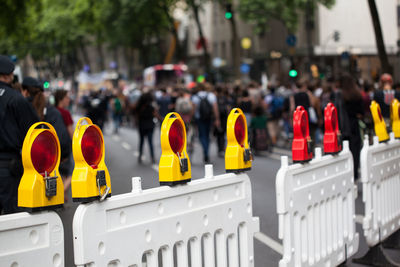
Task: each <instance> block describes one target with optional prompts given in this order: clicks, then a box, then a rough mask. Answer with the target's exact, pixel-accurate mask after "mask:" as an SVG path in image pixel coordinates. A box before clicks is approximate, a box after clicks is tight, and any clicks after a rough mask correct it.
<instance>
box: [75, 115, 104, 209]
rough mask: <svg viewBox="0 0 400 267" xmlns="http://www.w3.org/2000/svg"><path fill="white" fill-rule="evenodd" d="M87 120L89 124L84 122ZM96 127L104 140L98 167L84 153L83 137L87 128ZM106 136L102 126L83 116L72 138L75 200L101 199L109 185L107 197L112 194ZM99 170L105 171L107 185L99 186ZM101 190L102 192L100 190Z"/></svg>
mask: <svg viewBox="0 0 400 267" xmlns="http://www.w3.org/2000/svg"><path fill="white" fill-rule="evenodd" d="M84 122H87V124H83V123H84ZM91 126H92V127H94V128H95V129H96V130H97V131H98V132H99V133H100V136H101V140H102V153H101V159H100V162H99V164H98V165H97V168H96V169H94V168H93V167H92V166H90V165H89V164H88V163H87V162H86V160H85V158H84V156H83V154H82V148H81V147H82V137H83V135H84V134H85V131H86V129H88V128H89V127H91ZM104 151H105V149H104V137H103V133H102V131H101V130H100V128H99V127H98V126H97V125H95V124H93V122H92V121H91V120H90V119H89V118H87V117H84V118H81V119H80V120H79V121H78V123H77V125H76V128H75V131H74V136H73V139H72V153H73V156H74V161H75V168H74V171H73V173H72V180H71V191H72V200H73V201H74V202H90V201H93V200H97V199H100V198H101V197H102V195H104V194H105V193H106V191H107V187H108V188H109V192H108V193H107V195H106V196H105V197H110V196H111V179H110V174H109V172H108V169H107V166H106V164H105V161H104V158H105V156H104V154H105V153H104ZM99 171H104V172H105V177H106V183H107V185H106V186H100V190H99V187H98V186H97V173H98V172H99ZM99 191H100V192H99Z"/></svg>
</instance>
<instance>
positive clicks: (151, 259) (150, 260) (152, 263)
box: [146, 251, 158, 267]
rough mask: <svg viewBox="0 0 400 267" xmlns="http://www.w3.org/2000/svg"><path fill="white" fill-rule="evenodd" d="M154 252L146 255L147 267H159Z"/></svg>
mask: <svg viewBox="0 0 400 267" xmlns="http://www.w3.org/2000/svg"><path fill="white" fill-rule="evenodd" d="M157 256H158V255H157V254H156V253H155V252H154V251H149V252H147V253H146V263H147V266H146V267H158V258H157Z"/></svg>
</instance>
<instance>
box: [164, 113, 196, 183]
mask: <svg viewBox="0 0 400 267" xmlns="http://www.w3.org/2000/svg"><path fill="white" fill-rule="evenodd" d="M175 121H178V122H179V123H180V124H181V126H182V129H183V139H184V140H183V148H182V151H181V152H180V153H179V154H180V157H178V155H177V153H174V151H173V150H172V148H171V144H170V143H169V131H170V128H171V126H172V124H173V123H174V122H175ZM160 139H161V157H160V163H159V165H158V176H159V181H160V185H176V184H182V183H187V182H189V181H190V180H191V178H192V170H191V164H190V159H189V156H188V154H187V151H186V145H187V144H186V143H187V142H186V140H187V139H186V128H185V124H184V122H183V120H182V118H181V116H180V115H179V114H178V113H176V112H170V113H168V114H167V116H165V118H164V121H163V123H162V125H161V136H160ZM184 158H186V159H187V164H188V169H187V171H186V172H184V173H182V172H181V164H180V160H183V159H184Z"/></svg>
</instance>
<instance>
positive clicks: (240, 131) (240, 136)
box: [235, 116, 246, 146]
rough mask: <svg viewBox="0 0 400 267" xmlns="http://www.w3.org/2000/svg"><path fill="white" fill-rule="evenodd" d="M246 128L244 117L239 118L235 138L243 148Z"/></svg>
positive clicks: (236, 123)
mask: <svg viewBox="0 0 400 267" xmlns="http://www.w3.org/2000/svg"><path fill="white" fill-rule="evenodd" d="M245 131H246V127H245V125H244V120H243V116H239V117H238V118H237V120H236V122H235V137H236V141H237V142H238V143H239V145H241V146H243V143H244V138H245V134H246V132H245Z"/></svg>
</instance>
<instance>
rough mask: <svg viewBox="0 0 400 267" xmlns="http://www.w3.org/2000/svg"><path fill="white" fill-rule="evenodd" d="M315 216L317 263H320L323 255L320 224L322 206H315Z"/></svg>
mask: <svg viewBox="0 0 400 267" xmlns="http://www.w3.org/2000/svg"><path fill="white" fill-rule="evenodd" d="M314 210H315V216H314V226H315V227H314V237H315V261H319V259H320V257H321V256H320V255H321V227H320V224H319V220H320V204H319V203H317V204H315V208H314Z"/></svg>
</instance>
